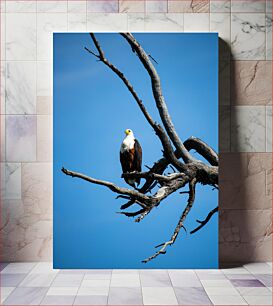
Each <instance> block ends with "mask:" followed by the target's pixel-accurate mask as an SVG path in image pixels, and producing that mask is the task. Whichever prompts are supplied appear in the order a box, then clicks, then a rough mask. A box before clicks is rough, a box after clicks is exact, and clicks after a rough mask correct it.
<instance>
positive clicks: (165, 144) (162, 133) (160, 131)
mask: <svg viewBox="0 0 273 306" xmlns="http://www.w3.org/2000/svg"><path fill="white" fill-rule="evenodd" d="M90 36H91V39H92V40H93V42H94V44H95V46H96V48H97V50H98V52H99V55H96V54H95V53H94V52H92V51H90V50H89V49H87V48H86V47H85V49H86V50H87V51H88V52H90V53H91V54H93V55H95V56H96V57H97V58H99V59H100V61H101V62H103V63H104V64H105V65H106V66H108V67H109V68H110V69H111V70H112V71H113V72H114V73H115V74H116V75H117V76H118V77H119V78H120V79H121V80H122V81H123V83H124V84H125V86H126V87H127V89H128V90H129V92H130V93H131V94H132V96H133V98H134V99H135V101H136V102H137V104H138V106H139V108H140V109H141V111H142V113H143V115H144V116H145V118H146V120H147V121H148V123H149V124H150V125H151V127H152V128H153V129H154V131H155V132H156V134H157V135H158V137H159V139H160V141H161V143H162V146H163V148H164V153H165V154H166V156H168V157H169V159H170V161H171V162H172V164H173V165H174V166H175V167H177V168H179V169H184V170H185V167H184V165H183V163H181V162H180V161H179V160H178V159H177V158H176V157H175V155H174V152H173V149H172V145H171V143H170V141H169V139H168V136H167V135H166V133H165V131H164V129H163V128H162V127H161V125H160V124H157V123H156V122H155V121H154V120H153V119H152V117H151V115H150V114H149V113H148V111H147V109H146V108H145V106H144V104H143V102H142V100H141V99H140V98H139V97H138V95H137V93H136V91H135V90H134V88H133V86H132V84H131V83H130V82H129V80H128V79H127V78H126V77H125V76H124V74H123V73H122V72H121V71H120V70H119V69H118V68H117V67H116V66H114V65H113V64H112V63H111V62H109V60H108V59H107V58H106V57H105V56H104V52H103V50H102V48H101V46H100V44H99V42H98V40H97V39H96V36H95V35H94V34H93V33H90Z"/></svg>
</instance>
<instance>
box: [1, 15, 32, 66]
mask: <svg viewBox="0 0 273 306" xmlns="http://www.w3.org/2000/svg"><path fill="white" fill-rule="evenodd" d="M6 59H7V60H35V59H36V14H35V13H26V14H24V13H7V14H6Z"/></svg>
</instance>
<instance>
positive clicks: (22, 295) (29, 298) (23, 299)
mask: <svg viewBox="0 0 273 306" xmlns="http://www.w3.org/2000/svg"><path fill="white" fill-rule="evenodd" d="M46 291H47V288H38V287H35V288H23V287H19V288H15V289H14V290H13V291H12V292H11V294H10V295H9V296H8V297H7V298H6V299H5V301H4V305H39V304H40V303H41V301H42V299H43V297H44V296H45V294H46Z"/></svg>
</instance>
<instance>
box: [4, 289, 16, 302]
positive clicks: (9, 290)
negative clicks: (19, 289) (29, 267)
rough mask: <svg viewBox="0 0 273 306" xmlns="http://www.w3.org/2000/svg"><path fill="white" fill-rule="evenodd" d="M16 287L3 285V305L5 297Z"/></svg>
mask: <svg viewBox="0 0 273 306" xmlns="http://www.w3.org/2000/svg"><path fill="white" fill-rule="evenodd" d="M14 289H15V287H1V288H0V290H1V294H0V296H1V304H2V305H3V302H4V301H5V299H6V298H7V297H8V296H9V295H10V293H11V292H12V291H13V290H14Z"/></svg>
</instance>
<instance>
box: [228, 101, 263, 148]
mask: <svg viewBox="0 0 273 306" xmlns="http://www.w3.org/2000/svg"><path fill="white" fill-rule="evenodd" d="M231 150H232V152H264V151H265V107H264V106H235V107H232V108H231Z"/></svg>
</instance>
